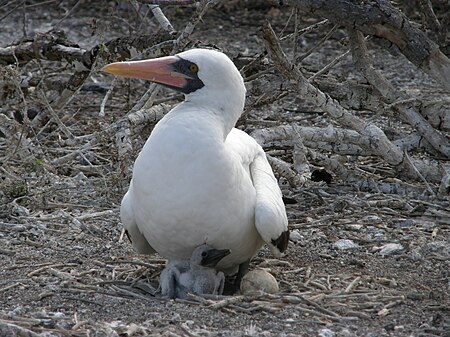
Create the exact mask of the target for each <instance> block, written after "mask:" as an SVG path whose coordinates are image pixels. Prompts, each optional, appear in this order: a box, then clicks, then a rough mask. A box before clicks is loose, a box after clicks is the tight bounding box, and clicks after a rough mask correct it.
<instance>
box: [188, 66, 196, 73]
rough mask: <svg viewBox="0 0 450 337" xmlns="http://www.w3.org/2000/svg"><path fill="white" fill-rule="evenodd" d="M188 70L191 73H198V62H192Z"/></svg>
mask: <svg viewBox="0 0 450 337" xmlns="http://www.w3.org/2000/svg"><path fill="white" fill-rule="evenodd" d="M188 70H189V71H190V72H191V73H194V74H196V73H198V66H197V65H196V64H190V65H189V67H188Z"/></svg>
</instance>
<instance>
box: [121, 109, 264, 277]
mask: <svg viewBox="0 0 450 337" xmlns="http://www.w3.org/2000/svg"><path fill="white" fill-rule="evenodd" d="M199 118H203V119H202V121H201V122H200V123H199ZM208 118H209V117H207V116H203V117H202V115H201V112H199V111H194V110H190V111H186V110H185V111H182V112H181V111H179V110H178V111H177V109H175V111H172V112H171V113H170V114H169V115H167V116H166V117H165V118H164V119H163V120H162V121H160V122H159V123H158V125H157V126H156V127H155V129H154V130H153V132H152V135H151V136H150V138H149V139H148V141H147V143H146V144H145V146H144V148H143V149H142V151H141V153H140V155H139V157H138V159H137V160H136V163H135V167H134V175H133V180H132V183H131V184H132V185H131V186H130V192H129V193H130V194H131V195H132V198H133V208H134V213H135V220H136V224H137V226H138V228H139V229H140V231H141V232H142V234H143V235H144V236H145V238H146V239H147V241H148V243H149V244H150V245H151V246H152V247H153V248H154V249H155V250H156V251H157V252H158V253H160V254H161V255H162V256H164V257H166V258H168V259H183V258H186V257H187V256H190V255H191V253H192V251H193V250H194V248H195V247H197V246H199V245H201V244H203V243H207V244H209V245H210V246H212V247H215V248H217V249H225V248H226V249H230V250H231V254H230V255H229V256H227V257H226V258H224V259H223V260H222V261H221V262H220V264H219V265H218V267H219V268H221V269H227V268H230V267H234V266H236V265H237V264H239V263H242V262H244V261H246V260H248V259H249V258H250V257H252V256H253V255H254V254H256V252H257V251H258V250H259V248H260V247H261V245H262V244H263V241H262V239H261V237H260V235H259V234H258V232H257V230H256V228H255V203H256V191H255V188H254V186H253V183H252V180H251V177H250V174H249V166H248V165H249V163H246V162H245V158H244V159H243V158H242V155H241V153H239V152H238V151H235V149H236V147H237V146H239V137H236V136H233V135H234V133H235V131H234V132H233V131H232V132H231V133H230V135H229V137H228V139H227V141H226V142H225V143H224V142H223V141H220V138H219V137H217V134H215V132H219V131H218V130H217V131H215V129H214V123H215V121H214V120H211V121H210V122H209V121H208ZM194 119H195V120H194Z"/></svg>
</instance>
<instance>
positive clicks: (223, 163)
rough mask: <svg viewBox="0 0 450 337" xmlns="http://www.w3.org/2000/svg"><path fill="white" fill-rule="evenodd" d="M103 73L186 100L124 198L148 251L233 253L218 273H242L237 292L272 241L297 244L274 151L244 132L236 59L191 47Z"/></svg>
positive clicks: (130, 228) (134, 236) (124, 211)
mask: <svg viewBox="0 0 450 337" xmlns="http://www.w3.org/2000/svg"><path fill="white" fill-rule="evenodd" d="M102 71H104V72H108V73H111V74H115V75H119V76H125V77H132V78H139V79H144V80H149V81H152V82H156V83H160V84H163V85H165V86H166V87H169V88H172V89H174V90H177V91H180V92H182V93H184V94H185V100H184V102H182V103H180V104H179V105H177V106H176V107H175V108H173V109H172V110H171V111H170V112H169V113H168V114H167V115H165V116H164V117H163V118H162V119H161V120H160V121H159V122H158V123H157V125H156V126H155V127H154V129H153V131H152V133H151V135H150V136H149V138H148V140H147V142H146V143H145V145H144V147H143V149H142V151H141V152H140V154H139V156H138V158H137V159H136V162H135V164H134V169H133V177H132V180H131V182H130V187H129V190H128V192H127V193H126V194H125V196H124V197H123V200H122V204H121V208H120V216H121V220H122V223H123V226H124V228H125V230H126V232H127V234H128V236H129V238H130V239H131V241H132V244H133V246H134V248H135V249H136V250H137V251H138V253H154V252H158V253H159V254H160V255H161V256H163V257H165V258H167V259H169V260H187V259H189V258H190V256H191V255H192V252H193V251H194V249H195V248H196V247H198V246H199V245H201V244H203V243H206V244H208V245H210V246H211V247H216V248H218V249H223V248H226V249H230V251H231V253H230V254H229V255H228V256H226V257H225V258H223V259H222V260H221V261H220V262H219V263H218V265H217V268H218V269H219V270H222V271H224V272H225V273H226V274H234V273H236V271H238V275H237V277H236V284H235V286H236V288H238V287H239V283H240V280H241V278H242V277H243V275H244V274H245V273H246V272H247V269H248V265H249V262H250V259H251V258H252V257H253V256H254V255H256V253H257V252H258V251H259V249H260V248H261V246H262V245H263V244H264V243H266V244H267V245H268V246H269V248H270V249H271V251H272V252H273V253H274V254H275V255H276V256H280V254H281V252H283V251H285V250H286V248H287V244H288V240H289V232H288V221H287V216H286V210H285V207H284V204H283V200H282V195H281V191H280V188H279V186H278V183H277V180H276V179H275V177H274V174H273V172H272V169H271V167H270V165H269V163H268V161H267V158H266V155H265V153H264V150H263V149H262V148H261V146H260V145H259V144H257V142H256V141H255V140H254V139H253V138H252V137H250V136H249V135H247V134H246V133H245V132H243V131H240V130H238V129H236V128H234V126H235V124H236V122H237V120H238V118H239V117H240V115H241V114H242V111H243V108H244V102H245V93H246V89H245V86H244V81H243V79H242V76H241V75H240V73H239V71H238V70H237V68H236V67H235V65H234V64H233V62H232V61H231V60H230V59H229V58H228V57H227V56H226V55H225V54H223V53H221V52H218V51H214V50H208V49H191V50H188V51H185V52H182V53H179V54H177V55H175V56H167V57H162V58H157V59H151V60H142V61H132V62H118V63H112V64H109V65H107V66H105V67H104V68H103V69H102ZM238 267H239V268H238ZM238 269H239V270H238Z"/></svg>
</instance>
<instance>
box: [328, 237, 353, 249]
mask: <svg viewBox="0 0 450 337" xmlns="http://www.w3.org/2000/svg"><path fill="white" fill-rule="evenodd" d="M333 247H334V248H337V249H339V250H347V249H355V248H358V247H359V246H358V244H357V243H355V242H354V241H352V240H349V239H339V240H337V241H336V242H335V243H334V244H333Z"/></svg>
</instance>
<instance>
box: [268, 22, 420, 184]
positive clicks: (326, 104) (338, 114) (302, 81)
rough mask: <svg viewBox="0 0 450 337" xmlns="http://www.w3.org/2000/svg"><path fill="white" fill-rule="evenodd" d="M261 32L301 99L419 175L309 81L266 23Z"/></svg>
mask: <svg viewBox="0 0 450 337" xmlns="http://www.w3.org/2000/svg"><path fill="white" fill-rule="evenodd" d="M263 35H264V39H265V42H266V47H267V49H268V52H269V55H270V56H271V58H272V60H273V62H274V63H275V65H276V66H277V68H278V69H279V70H280V72H281V73H282V74H283V75H284V76H285V77H287V78H288V79H291V80H293V81H295V82H296V85H297V90H298V91H299V94H300V95H301V96H302V98H304V99H306V100H307V101H309V102H311V103H312V104H314V105H315V106H317V107H318V108H320V109H322V110H323V111H325V112H327V113H328V114H329V115H330V116H331V117H332V118H333V119H334V120H336V121H337V122H338V123H340V124H342V125H343V126H345V127H348V128H351V129H353V130H355V131H357V132H358V133H360V134H364V135H366V136H367V137H368V139H369V140H370V142H369V148H370V150H371V151H373V152H374V153H376V154H377V155H378V156H380V157H382V158H383V159H384V160H385V161H386V162H388V163H389V164H391V165H392V166H394V167H395V168H396V170H398V171H399V172H402V173H403V174H405V175H406V176H407V177H409V178H412V179H417V178H418V175H417V172H416V168H415V167H414V166H413V165H412V163H411V162H410V161H409V160H407V159H406V157H405V155H404V153H403V152H402V151H401V150H400V149H399V148H398V147H397V146H395V145H394V144H392V142H391V141H390V140H389V139H388V138H387V137H386V135H385V134H384V133H383V131H382V130H381V129H379V128H378V127H377V126H375V125H374V124H370V123H365V122H364V121H363V120H361V119H360V118H358V117H356V116H354V115H353V114H352V113H351V112H349V111H348V110H346V109H344V108H343V107H342V106H341V105H340V104H339V102H337V101H336V100H334V99H333V98H331V97H330V96H329V95H327V94H326V93H323V92H322V91H320V90H319V89H317V88H316V87H314V86H313V85H312V84H311V83H309V82H308V80H307V79H306V78H305V77H304V75H303V74H302V73H301V71H300V70H299V69H298V68H297V67H295V66H293V65H292V64H291V63H290V62H289V61H288V59H287V57H286V55H285V54H284V52H283V50H282V49H281V46H280V44H279V41H278V39H277V37H276V35H275V33H274V31H273V30H272V28H271V26H270V25H269V24H268V23H267V24H266V25H265V26H264V27H263Z"/></svg>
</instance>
